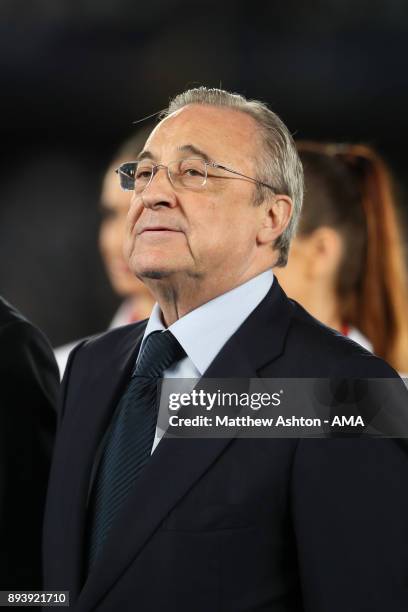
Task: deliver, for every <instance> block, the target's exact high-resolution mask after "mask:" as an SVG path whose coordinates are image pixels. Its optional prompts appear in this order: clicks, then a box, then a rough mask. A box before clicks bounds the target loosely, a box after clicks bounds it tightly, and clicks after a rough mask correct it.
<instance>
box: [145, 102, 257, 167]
mask: <svg viewBox="0 0 408 612" xmlns="http://www.w3.org/2000/svg"><path fill="white" fill-rule="evenodd" d="M186 145H193V146H195V147H196V148H198V149H200V150H202V151H203V152H205V153H206V154H207V155H208V157H210V158H211V159H214V160H215V161H218V162H224V163H227V161H228V162H233V161H235V160H240V161H241V160H242V162H244V163H245V160H247V161H248V165H249V166H253V165H254V162H255V156H256V152H257V150H258V148H259V145H258V129H257V124H256V122H255V120H254V119H253V118H252V117H251V116H249V115H248V114H246V113H243V112H241V111H237V110H235V109H230V108H224V107H215V106H205V105H198V104H190V105H188V106H184V107H183V108H181V109H180V110H178V111H176V112H174V113H172V114H171V115H170V116H169V117H166V119H164V120H163V121H162V122H161V123H159V125H158V126H157V127H156V128H155V129H154V130H153V132H152V133H151V135H150V136H149V138H148V140H147V142H146V145H145V149H147V150H149V151H150V152H151V153H153V154H154V156H155V157H157V158H158V159H159V158H160V159H161V160H165V159H166V158H167V161H171V159H175V157H174V156H175V155H176V156H177V152H178V151H179V149H180V147H182V146H186ZM172 155H173V157H172V158H171V156H172ZM178 155H180V154H179V153H178ZM169 156H170V157H169Z"/></svg>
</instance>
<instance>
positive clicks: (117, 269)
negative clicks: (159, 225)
mask: <svg viewBox="0 0 408 612" xmlns="http://www.w3.org/2000/svg"><path fill="white" fill-rule="evenodd" d="M151 129H152V126H150V127H146V128H143V129H141V130H138V131H137V132H136V134H135V135H134V136H132V137H131V138H129V140H127V141H126V142H125V143H124V144H123V146H122V147H121V148H120V149H119V151H118V152H117V154H116V155H115V157H114V159H113V161H112V163H111V164H110V165H109V168H108V169H107V171H106V174H105V177H104V179H103V184H102V193H101V200H100V204H101V212H102V221H101V225H100V231H99V249H100V252H101V255H102V258H103V261H104V264H105V269H106V272H107V274H108V277H109V280H110V283H111V285H112V288H113V290H114V291H115V293H116V294H117V295H119V296H120V297H122V298H123V302H122V304H121V305H120V307H119V309H118V311H117V312H116V314H115V316H114V317H113V319H112V322H111V324H110V326H109V328H110V329H112V328H114V327H119V326H120V325H127V324H128V323H133V322H135V321H141V320H143V319H146V318H148V317H149V316H150V312H151V310H152V307H153V304H154V300H153V297H152V295H151V293H150V292H149V290H148V289H147V287H146V286H145V285H144V284H143V283H142V281H140V280H139V279H138V278H136V277H135V276H134V274H133V273H132V272H131V271H130V270H129V268H128V266H127V263H126V261H125V259H124V257H123V253H122V248H123V240H124V236H125V223H126V216H127V213H128V210H129V205H130V200H131V195H132V194H131V193H129V192H128V191H122V190H121V188H120V186H119V180H118V177H117V175H116V173H115V169H116V168H117V167H118V166H120V164H122V163H123V162H125V161H132V160H134V159H135V158H136V157H137V155H138V154H139V153H140V151H141V150H142V149H143V146H144V143H145V142H146V140H147V137H148V136H149V134H150V131H151ZM75 344H76V342H71V343H69V344H66V345H64V346H61V347H59V348H57V349H56V350H55V357H56V360H57V363H58V367H59V370H60V374H61V377H62V375H63V373H64V370H65V366H66V363H67V360H68V356H69V353H70V352H71V350H72V348H73V347H74V346H75Z"/></svg>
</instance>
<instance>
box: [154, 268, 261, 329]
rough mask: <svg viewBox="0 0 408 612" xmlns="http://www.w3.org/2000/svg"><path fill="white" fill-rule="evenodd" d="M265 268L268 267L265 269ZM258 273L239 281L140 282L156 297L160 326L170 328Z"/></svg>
mask: <svg viewBox="0 0 408 612" xmlns="http://www.w3.org/2000/svg"><path fill="white" fill-rule="evenodd" d="M265 269H267V268H265ZM264 271H265V270H261V271H259V272H256V273H254V274H252V276H247V275H244V276H242V277H239V278H235V279H231V278H224V279H220V278H219V277H218V278H212V279H205V282H204V279H203V278H191V277H190V278H189V279H187V281H186V279H183V282H176V280H175V279H174V278H172V279H170V278H162V279H143V281H144V282H145V284H146V285H147V286H148V287H149V289H150V291H151V292H152V294H153V295H154V296H155V298H156V300H157V302H158V304H159V306H160V309H161V311H162V315H163V323H164V324H165V325H166V327H169V326H170V325H172V323H174V322H175V321H177V320H178V319H180V318H181V317H184V316H185V315H186V314H188V313H189V312H191V311H192V310H195V309H196V308H198V307H199V306H202V305H203V304H206V303H207V302H209V301H210V300H213V299H214V298H216V297H218V296H219V295H223V294H224V293H227V292H228V291H230V290H231V289H234V287H238V286H239V285H242V284H243V283H245V282H246V281H248V280H250V279H251V278H254V277H255V276H257V275H258V274H260V273H261V272H264Z"/></svg>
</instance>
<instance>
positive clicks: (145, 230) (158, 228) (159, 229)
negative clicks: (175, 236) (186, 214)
mask: <svg viewBox="0 0 408 612" xmlns="http://www.w3.org/2000/svg"><path fill="white" fill-rule="evenodd" d="M179 231H180V230H179V229H174V228H173V227H166V226H164V225H154V226H151V227H144V228H143V229H141V230H140V231H139V232H138V233H139V234H144V233H148V232H179Z"/></svg>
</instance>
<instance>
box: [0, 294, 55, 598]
mask: <svg viewBox="0 0 408 612" xmlns="http://www.w3.org/2000/svg"><path fill="white" fill-rule="evenodd" d="M58 388H59V374H58V368H57V364H56V362H55V359H54V355H53V353H52V349H51V347H50V345H49V344H48V341H47V340H46V338H45V337H44V336H43V334H42V333H41V332H40V331H39V330H38V329H37V328H36V327H34V326H33V325H32V324H31V323H29V322H28V321H27V319H25V318H24V317H23V316H22V315H21V314H20V313H19V312H18V311H17V310H15V308H13V307H12V306H11V305H10V304H8V303H7V302H6V301H4V300H3V299H2V298H0V589H1V590H30V589H32V590H35V589H41V587H42V578H41V569H42V567H41V565H42V563H41V535H42V522H43V512H44V505H45V495H46V490H47V480H48V473H49V468H50V464H51V452H52V444H53V439H54V435H55V428H56V404H57V395H58Z"/></svg>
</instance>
